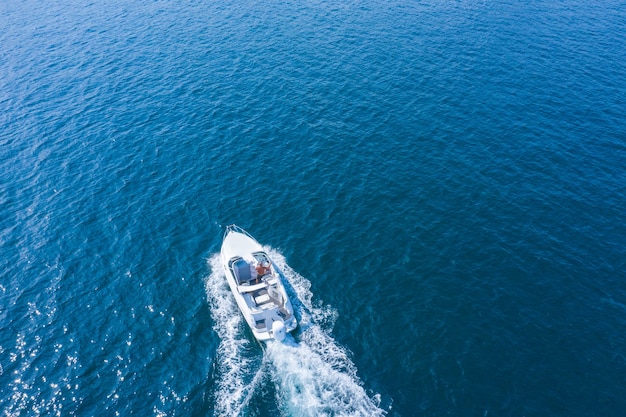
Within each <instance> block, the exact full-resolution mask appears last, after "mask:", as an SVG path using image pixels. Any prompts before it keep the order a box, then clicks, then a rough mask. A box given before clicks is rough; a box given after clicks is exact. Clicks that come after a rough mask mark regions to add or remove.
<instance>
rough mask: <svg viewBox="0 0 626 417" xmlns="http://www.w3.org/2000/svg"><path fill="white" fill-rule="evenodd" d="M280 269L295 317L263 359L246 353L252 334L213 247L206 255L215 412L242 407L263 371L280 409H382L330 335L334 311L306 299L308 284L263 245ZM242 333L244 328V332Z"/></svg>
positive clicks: (237, 411) (312, 412) (359, 412)
mask: <svg viewBox="0 0 626 417" xmlns="http://www.w3.org/2000/svg"><path fill="white" fill-rule="evenodd" d="M264 249H265V250H266V251H267V252H268V254H269V255H270V257H271V258H272V260H273V261H274V262H275V263H276V265H277V266H278V267H279V268H280V269H281V270H282V271H283V273H284V274H285V277H286V279H287V282H286V283H285V284H286V286H287V291H288V293H289V296H290V298H291V301H292V303H293V305H294V309H295V311H296V316H297V317H298V321H299V329H298V331H297V340H296V339H294V338H293V337H292V336H291V335H288V336H287V338H286V340H285V342H284V343H276V342H270V343H268V344H267V346H266V348H265V351H264V354H263V358H257V359H254V358H253V357H252V358H251V357H250V355H249V354H246V352H249V350H250V349H251V347H252V344H253V343H256V342H255V341H254V339H253V337H252V336H251V335H249V334H247V333H246V331H245V327H244V326H246V323H245V321H244V320H243V318H242V317H241V314H240V313H239V310H238V309H237V306H236V303H235V301H234V299H233V297H232V294H231V293H230V290H229V288H228V284H227V283H226V277H225V276H224V272H223V270H222V266H221V260H220V258H219V254H216V255H213V256H212V257H211V259H209V265H210V267H211V271H212V272H211V274H210V276H209V278H208V280H207V283H206V288H207V297H208V299H209V303H210V305H211V314H212V317H213V320H214V328H215V331H216V332H217V333H218V335H219V337H220V344H219V347H218V352H217V367H218V381H217V391H216V410H215V411H216V414H217V415H241V414H245V410H246V408H247V404H248V402H249V400H250V398H251V396H252V393H254V391H255V390H256V389H258V388H260V386H261V384H262V383H263V381H269V379H266V377H265V376H264V375H266V374H268V375H269V376H270V377H271V381H273V383H274V384H275V386H276V397H277V398H276V401H277V407H278V409H279V410H281V414H282V415H284V416H303V417H304V416H383V415H385V414H386V413H385V412H384V411H383V410H382V409H380V408H379V407H378V405H377V404H378V402H379V398H378V395H376V396H374V398H370V396H368V395H367V393H366V392H365V390H364V388H363V387H362V385H361V383H360V380H359V378H358V376H357V369H356V367H355V366H354V364H353V363H352V361H351V360H350V358H349V355H348V352H347V351H346V350H345V349H344V348H343V347H341V346H340V345H339V344H338V343H337V342H336V341H335V340H334V339H333V338H332V336H331V335H330V330H331V329H332V325H333V324H334V321H335V319H336V317H337V313H336V312H335V311H334V310H333V309H332V308H330V307H328V306H323V305H316V304H314V303H313V294H312V293H311V291H310V286H311V283H310V282H309V281H308V280H307V279H305V278H304V277H303V276H301V275H300V274H298V273H297V272H295V271H293V270H292V269H291V268H290V267H289V265H287V263H286V261H285V258H284V256H282V254H280V253H279V252H277V251H276V250H274V249H272V248H270V247H265V248H264ZM248 333H249V332H248Z"/></svg>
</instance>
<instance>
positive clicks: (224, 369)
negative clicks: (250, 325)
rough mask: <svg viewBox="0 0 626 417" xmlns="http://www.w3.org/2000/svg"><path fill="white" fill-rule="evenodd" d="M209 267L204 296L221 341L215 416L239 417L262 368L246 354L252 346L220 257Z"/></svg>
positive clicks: (258, 362)
mask: <svg viewBox="0 0 626 417" xmlns="http://www.w3.org/2000/svg"><path fill="white" fill-rule="evenodd" d="M209 266H210V268H211V274H210V275H209V277H208V278H207V279H206V283H205V286H206V293H207V298H208V301H209V305H210V306H211V316H212V318H213V322H214V324H213V329H214V330H215V331H216V332H217V334H218V336H219V338H220V344H219V346H218V348H217V358H218V361H217V372H218V375H217V389H216V392H215V415H228V416H236V415H241V414H242V411H243V410H244V409H245V407H246V405H247V403H248V401H249V399H250V397H251V394H252V393H253V392H254V389H255V387H256V386H258V385H259V384H260V383H261V380H262V379H263V378H262V375H263V374H264V372H263V368H264V366H263V362H261V361H255V360H253V359H254V358H253V357H251V356H250V354H249V353H248V351H250V350H251V349H252V348H253V345H252V343H253V342H252V340H251V339H250V338H249V337H247V335H246V333H245V326H246V323H245V321H244V320H243V317H241V313H240V312H239V309H238V308H237V304H236V303H235V300H234V299H233V295H232V294H231V292H230V289H229V288H228V283H227V281H226V276H225V275H224V271H223V269H222V263H221V259H220V256H219V254H215V255H213V256H212V257H211V258H210V259H209ZM255 368H258V369H255ZM255 371H256V372H255Z"/></svg>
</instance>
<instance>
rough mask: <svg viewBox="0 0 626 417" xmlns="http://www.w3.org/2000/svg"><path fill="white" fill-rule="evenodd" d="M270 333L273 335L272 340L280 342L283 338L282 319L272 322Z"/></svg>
mask: <svg viewBox="0 0 626 417" xmlns="http://www.w3.org/2000/svg"><path fill="white" fill-rule="evenodd" d="M272 335H273V336H274V340H278V341H279V342H282V341H283V340H284V339H285V335H286V332H285V322H284V321H282V320H278V321H275V322H273V323H272Z"/></svg>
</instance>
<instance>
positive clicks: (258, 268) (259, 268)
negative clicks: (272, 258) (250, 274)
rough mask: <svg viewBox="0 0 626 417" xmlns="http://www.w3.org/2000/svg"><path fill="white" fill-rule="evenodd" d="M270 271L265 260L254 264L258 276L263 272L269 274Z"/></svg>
mask: <svg viewBox="0 0 626 417" xmlns="http://www.w3.org/2000/svg"><path fill="white" fill-rule="evenodd" d="M270 272H271V270H270V263H269V262H267V261H263V262H259V263H257V265H256V273H257V274H258V276H259V277H263V276H264V275H265V274H269V273H270Z"/></svg>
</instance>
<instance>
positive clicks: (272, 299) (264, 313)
mask: <svg viewBox="0 0 626 417" xmlns="http://www.w3.org/2000/svg"><path fill="white" fill-rule="evenodd" d="M220 253H221V257H222V264H223V266H224V271H225V273H226V280H227V281H228V285H229V286H230V290H231V291H232V293H233V295H234V297H235V301H237V306H238V307H239V310H241V314H242V315H243V317H244V318H245V319H246V322H247V323H248V326H249V327H250V329H251V330H252V334H253V335H254V337H255V338H256V339H257V340H259V341H262V342H264V341H268V340H278V341H282V340H283V339H284V338H285V336H286V334H287V333H289V332H291V331H293V330H294V329H295V328H296V327H297V326H298V322H297V319H296V317H295V315H294V311H293V306H292V304H291V301H290V300H289V297H288V296H287V292H286V291H285V287H284V285H283V282H282V280H283V279H285V278H284V275H283V273H282V272H281V271H280V269H279V268H278V267H277V266H276V264H274V263H273V262H272V260H271V259H270V257H269V256H268V254H267V253H266V252H265V251H264V250H263V247H262V246H261V245H260V244H259V243H258V242H257V241H256V240H255V239H254V238H253V237H252V236H250V234H248V232H246V231H245V230H243V229H242V228H241V227H239V226H236V225H234V224H233V225H229V226H226V231H225V232H224V238H223V240H222V249H221V252H220Z"/></svg>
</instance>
